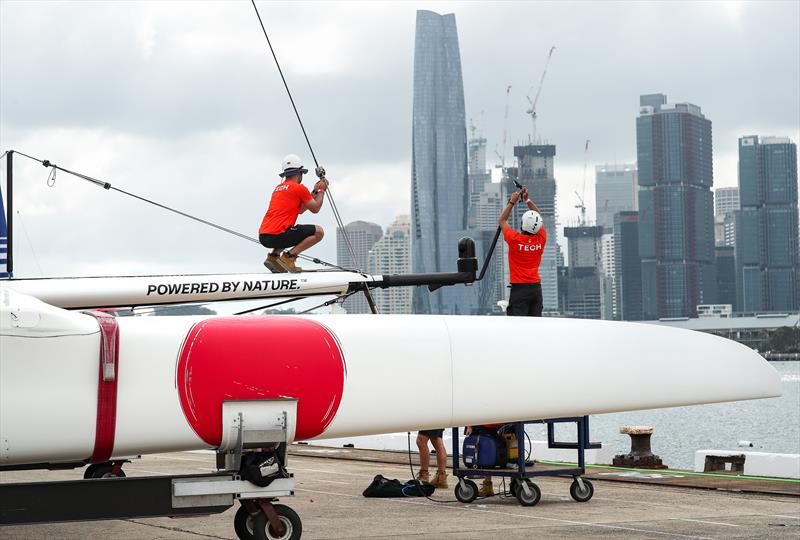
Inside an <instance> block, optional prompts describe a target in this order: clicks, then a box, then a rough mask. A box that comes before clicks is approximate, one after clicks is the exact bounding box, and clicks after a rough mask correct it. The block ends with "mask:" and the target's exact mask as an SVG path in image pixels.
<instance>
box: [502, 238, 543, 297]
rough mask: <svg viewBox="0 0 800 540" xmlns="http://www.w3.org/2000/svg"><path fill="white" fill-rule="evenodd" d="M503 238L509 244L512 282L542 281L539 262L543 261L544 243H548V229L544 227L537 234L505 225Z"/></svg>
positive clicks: (509, 264)
mask: <svg viewBox="0 0 800 540" xmlns="http://www.w3.org/2000/svg"><path fill="white" fill-rule="evenodd" d="M503 238H505V241H506V243H507V244H508V269H509V274H510V278H511V283H541V282H542V280H541V278H540V277H539V264H540V263H541V262H542V253H544V245H545V244H546V243H547V231H545V230H544V227H542V228H541V229H539V232H538V233H536V234H523V233H521V232H517V231H515V230H514V229H512V228H511V227H509V226H505V227H503Z"/></svg>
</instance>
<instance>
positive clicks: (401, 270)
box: [369, 215, 412, 314]
mask: <svg viewBox="0 0 800 540" xmlns="http://www.w3.org/2000/svg"><path fill="white" fill-rule="evenodd" d="M409 272H411V217H410V216H407V215H403V216H397V217H396V218H395V220H394V222H393V223H392V224H391V225H389V227H388V228H387V229H386V234H384V235H383V237H382V238H381V239H380V240H378V241H377V242H375V245H374V246H372V250H371V251H370V252H369V273H370V274H373V275H385V274H407V273H409ZM411 291H412V289H411V287H392V288H389V289H373V291H372V296H373V297H374V299H375V304H376V305H377V306H378V313H381V314H398V313H411Z"/></svg>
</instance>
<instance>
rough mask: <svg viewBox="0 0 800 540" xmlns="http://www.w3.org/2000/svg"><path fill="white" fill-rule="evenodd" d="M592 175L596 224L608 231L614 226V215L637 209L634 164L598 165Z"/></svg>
mask: <svg viewBox="0 0 800 540" xmlns="http://www.w3.org/2000/svg"><path fill="white" fill-rule="evenodd" d="M594 174H595V190H594V200H595V205H596V206H595V208H597V224H598V225H600V226H601V227H605V228H606V229H610V228H611V227H612V226H613V225H614V214H616V213H617V212H622V211H626V210H636V209H638V207H639V201H638V197H637V196H636V194H637V191H638V186H637V185H636V163H619V164H617V163H614V164H609V163H606V164H605V165H598V166H597V167H595V172H594Z"/></svg>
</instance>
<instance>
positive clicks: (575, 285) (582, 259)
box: [564, 225, 603, 319]
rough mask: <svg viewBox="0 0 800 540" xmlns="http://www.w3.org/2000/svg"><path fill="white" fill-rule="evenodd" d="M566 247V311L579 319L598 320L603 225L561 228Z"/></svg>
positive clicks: (600, 302) (599, 311)
mask: <svg viewBox="0 0 800 540" xmlns="http://www.w3.org/2000/svg"><path fill="white" fill-rule="evenodd" d="M564 236H565V237H566V238H567V248H568V250H569V261H568V262H569V270H568V272H567V295H566V305H565V308H566V311H567V313H568V314H569V315H570V316H573V317H576V318H578V319H600V318H601V316H602V313H601V306H602V300H601V294H602V287H601V274H600V270H601V268H602V256H603V244H602V238H603V227H600V226H583V225H582V226H578V227H564Z"/></svg>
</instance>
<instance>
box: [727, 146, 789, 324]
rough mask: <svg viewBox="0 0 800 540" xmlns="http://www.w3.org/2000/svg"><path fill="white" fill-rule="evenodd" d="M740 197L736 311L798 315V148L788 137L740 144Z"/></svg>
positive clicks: (737, 236)
mask: <svg viewBox="0 0 800 540" xmlns="http://www.w3.org/2000/svg"><path fill="white" fill-rule="evenodd" d="M739 196H740V203H741V210H739V211H738V212H737V213H736V219H735V221H736V284H737V293H738V294H737V299H738V302H737V308H738V309H739V310H740V311H790V310H792V311H794V310H797V309H798V308H800V299H798V296H800V292H799V291H798V288H800V284H798V279H800V276H798V273H799V272H798V264H800V261H799V260H798V245H797V244H798V234H797V145H795V144H794V143H793V142H792V141H790V140H789V138H788V137H762V138H761V139H759V138H758V137H757V136H748V137H742V138H741V139H739Z"/></svg>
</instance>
